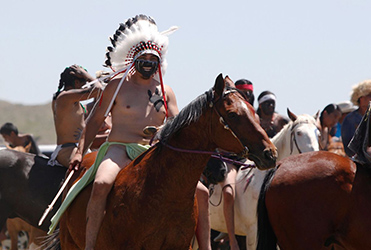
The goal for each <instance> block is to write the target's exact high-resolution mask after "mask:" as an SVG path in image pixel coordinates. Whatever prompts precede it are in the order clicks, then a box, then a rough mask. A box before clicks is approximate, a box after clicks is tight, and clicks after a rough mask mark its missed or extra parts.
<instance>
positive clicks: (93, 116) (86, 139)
mask: <svg viewBox="0 0 371 250" xmlns="http://www.w3.org/2000/svg"><path fill="white" fill-rule="evenodd" d="M117 84H118V82H117V81H116V82H115V83H110V84H109V85H107V87H106V88H105V90H104V93H103V94H102V97H101V100H98V101H97V102H96V103H95V105H94V107H93V109H92V111H91V113H90V114H89V116H88V118H87V119H86V126H85V128H84V130H83V131H82V134H81V137H80V140H79V146H78V148H77V151H76V154H75V155H74V157H73V158H72V159H71V161H70V169H73V168H74V169H75V170H77V169H78V168H79V167H80V164H81V162H82V158H83V155H84V154H85V153H86V151H87V150H88V148H89V147H90V145H91V144H92V142H93V140H94V139H95V137H96V135H97V133H98V131H99V129H100V127H101V125H102V124H103V122H104V120H105V119H106V117H105V114H106V110H107V108H108V107H109V104H110V102H111V98H112V97H113V93H114V91H115V90H116V87H117Z"/></svg>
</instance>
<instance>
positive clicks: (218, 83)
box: [214, 73, 225, 97]
mask: <svg viewBox="0 0 371 250" xmlns="http://www.w3.org/2000/svg"><path fill="white" fill-rule="evenodd" d="M224 88H225V82H224V79H223V74H222V73H220V74H219V75H218V77H217V78H216V80H215V85H214V91H215V97H219V96H222V95H223V91H224Z"/></svg>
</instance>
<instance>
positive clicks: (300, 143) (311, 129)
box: [278, 109, 319, 154]
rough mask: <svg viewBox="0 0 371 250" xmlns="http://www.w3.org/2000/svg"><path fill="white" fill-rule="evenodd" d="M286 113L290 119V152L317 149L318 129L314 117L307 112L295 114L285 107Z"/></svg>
mask: <svg viewBox="0 0 371 250" xmlns="http://www.w3.org/2000/svg"><path fill="white" fill-rule="evenodd" d="M287 114H288V116H289V117H290V119H291V121H292V124H291V125H290V154H300V153H304V152H310V151H318V150H319V143H318V135H319V130H318V128H317V121H316V119H315V118H314V117H313V116H311V115H307V114H304V115H299V116H296V115H295V114H294V113H292V112H291V111H290V110H289V109H287ZM278 153H279V152H278Z"/></svg>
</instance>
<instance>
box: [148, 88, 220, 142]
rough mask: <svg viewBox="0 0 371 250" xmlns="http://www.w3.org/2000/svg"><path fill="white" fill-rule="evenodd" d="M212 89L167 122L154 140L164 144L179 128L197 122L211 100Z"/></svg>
mask: <svg viewBox="0 0 371 250" xmlns="http://www.w3.org/2000/svg"><path fill="white" fill-rule="evenodd" d="M212 97H213V89H210V90H209V91H207V92H205V93H204V94H202V95H200V96H199V97H197V98H196V99H195V100H193V101H192V102H191V103H189V104H188V105H187V106H186V107H184V108H183V109H182V110H181V111H180V112H179V114H178V115H177V116H175V118H174V119H172V120H169V121H168V122H167V123H166V124H165V125H164V127H163V128H162V129H161V131H160V132H159V133H158V134H157V135H156V136H155V138H154V140H161V141H163V142H166V141H167V140H168V139H169V137H171V135H173V134H174V133H176V132H177V131H179V130H180V129H181V128H183V127H185V126H187V125H189V124H190V123H192V122H195V121H197V120H198V119H199V118H200V116H201V115H202V113H203V111H204V109H205V108H206V107H207V105H208V103H209V102H210V101H211V100H212Z"/></svg>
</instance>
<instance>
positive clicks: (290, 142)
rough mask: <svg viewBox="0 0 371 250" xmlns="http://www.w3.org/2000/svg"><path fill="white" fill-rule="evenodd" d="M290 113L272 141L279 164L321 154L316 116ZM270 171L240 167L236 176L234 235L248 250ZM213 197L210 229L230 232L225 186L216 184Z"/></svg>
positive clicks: (251, 243)
mask: <svg viewBox="0 0 371 250" xmlns="http://www.w3.org/2000/svg"><path fill="white" fill-rule="evenodd" d="M287 114H288V116H289V117H290V119H291V121H290V122H289V123H288V124H286V125H285V126H284V127H283V129H282V130H281V131H280V132H279V133H278V134H277V135H276V136H275V137H273V138H272V142H273V144H274V145H275V146H276V148H277V151H278V158H277V161H278V160H280V159H283V158H285V157H287V156H289V155H295V154H300V153H303V152H310V151H318V150H319V143H318V129H317V126H316V119H315V118H314V117H313V116H310V115H307V114H303V115H299V116H297V115H295V114H294V113H292V112H291V111H290V110H289V109H287ZM266 173H267V171H264V170H259V169H256V168H254V169H246V168H241V169H240V170H239V171H238V173H237V177H236V197H235V206H234V209H235V211H234V212H235V213H234V214H235V233H236V234H237V235H246V248H247V249H251V250H252V249H256V235H257V216H256V207H257V204H258V198H259V192H260V188H261V186H262V184H263V180H264V177H265V175H266ZM212 190H213V191H212V195H211V196H210V204H211V206H210V221H211V228H212V229H214V230H217V231H220V232H225V233H226V232H227V227H226V224H225V219H224V214H223V205H222V202H223V200H221V199H222V187H221V186H220V185H215V186H213V188H212Z"/></svg>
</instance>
